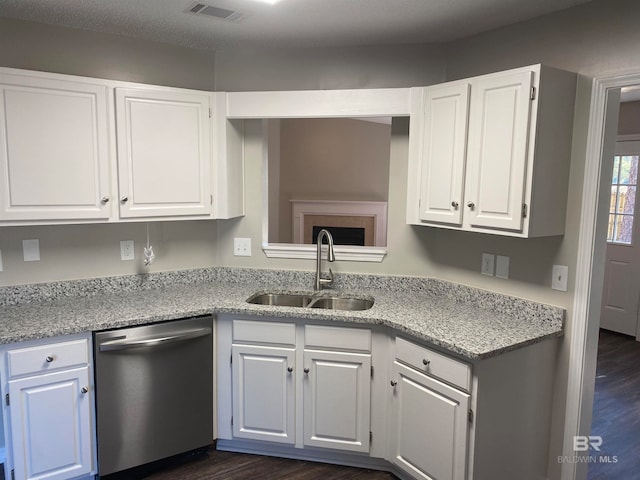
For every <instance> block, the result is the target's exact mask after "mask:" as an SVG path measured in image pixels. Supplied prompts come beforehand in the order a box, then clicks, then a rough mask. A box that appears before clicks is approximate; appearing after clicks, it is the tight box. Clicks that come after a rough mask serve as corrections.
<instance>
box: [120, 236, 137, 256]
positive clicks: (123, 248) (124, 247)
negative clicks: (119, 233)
mask: <svg viewBox="0 0 640 480" xmlns="http://www.w3.org/2000/svg"><path fill="white" fill-rule="evenodd" d="M134 248H135V246H134V243H133V240H122V241H120V260H134V259H135V258H136V254H135V250H134Z"/></svg>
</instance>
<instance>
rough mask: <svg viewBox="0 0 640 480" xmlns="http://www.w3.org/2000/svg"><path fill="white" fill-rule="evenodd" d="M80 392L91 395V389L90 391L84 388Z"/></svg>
mask: <svg viewBox="0 0 640 480" xmlns="http://www.w3.org/2000/svg"><path fill="white" fill-rule="evenodd" d="M80 392H81V393H89V389H88V388H87V387H82V388H81V389H80Z"/></svg>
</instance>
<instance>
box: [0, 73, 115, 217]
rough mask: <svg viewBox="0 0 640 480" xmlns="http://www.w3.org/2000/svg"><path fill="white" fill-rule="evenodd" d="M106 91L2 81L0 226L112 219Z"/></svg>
mask: <svg viewBox="0 0 640 480" xmlns="http://www.w3.org/2000/svg"><path fill="white" fill-rule="evenodd" d="M108 125H109V123H108V95H107V88H106V87H105V86H102V85H94V84H90V83H82V82H71V81H65V80H51V79H46V78H36V77H28V76H20V75H10V74H0V185H1V188H0V192H1V194H0V220H69V219H108V218H109V216H110V212H111V209H110V208H109V188H110V187H109V126H108Z"/></svg>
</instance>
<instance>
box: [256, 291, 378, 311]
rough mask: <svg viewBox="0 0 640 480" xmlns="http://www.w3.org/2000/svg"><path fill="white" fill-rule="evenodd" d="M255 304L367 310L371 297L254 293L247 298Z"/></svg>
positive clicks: (370, 305) (371, 303)
mask: <svg viewBox="0 0 640 480" xmlns="http://www.w3.org/2000/svg"><path fill="white" fill-rule="evenodd" d="M247 302H248V303H253V304H256V305H272V306H277V307H299V308H321V309H325V310H349V311H356V310H368V309H370V308H371V307H372V306H373V302H374V300H373V298H363V297H359V298H358V297H349V296H343V295H324V294H314V293H256V294H255V295H252V296H251V297H249V298H248V299H247Z"/></svg>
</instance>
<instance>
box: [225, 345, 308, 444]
mask: <svg viewBox="0 0 640 480" xmlns="http://www.w3.org/2000/svg"><path fill="white" fill-rule="evenodd" d="M231 350H232V358H233V360H232V366H233V373H232V378H233V436H234V437H237V438H249V439H253V440H266V441H269V442H279V443H290V444H293V443H294V442H295V413H296V410H295V384H294V378H295V377H294V367H295V349H293V348H278V347H261V346H247V345H234V346H233V347H232V349H231Z"/></svg>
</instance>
